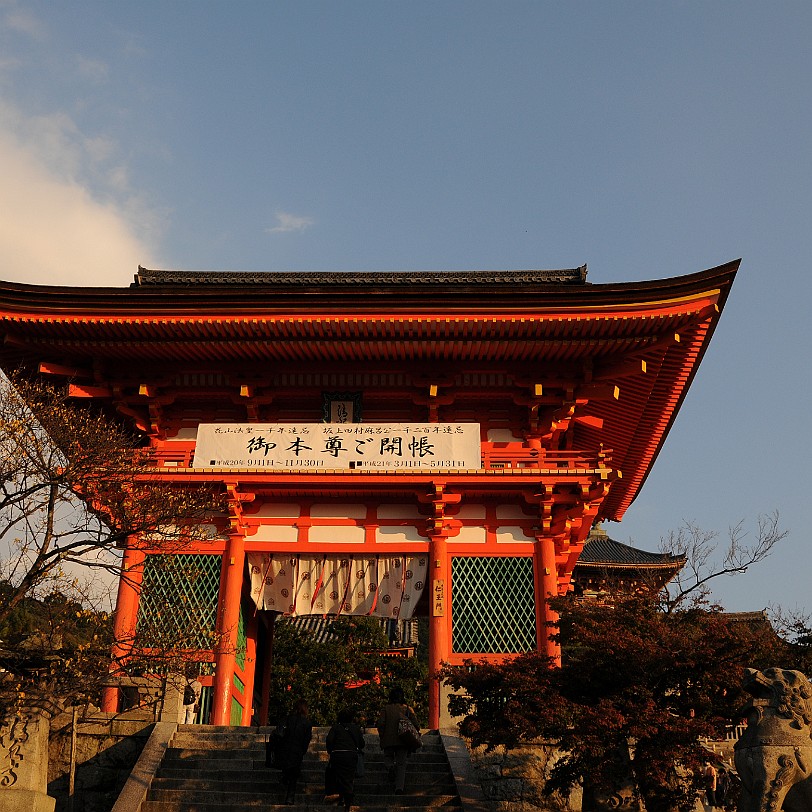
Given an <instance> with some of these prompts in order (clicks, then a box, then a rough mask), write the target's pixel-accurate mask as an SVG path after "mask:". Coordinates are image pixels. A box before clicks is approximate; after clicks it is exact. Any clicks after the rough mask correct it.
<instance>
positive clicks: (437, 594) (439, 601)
mask: <svg viewBox="0 0 812 812" xmlns="http://www.w3.org/2000/svg"><path fill="white" fill-rule="evenodd" d="M431 614H432V617H445V580H444V579H442V578H435V579H434V580H433V581H432V582H431Z"/></svg>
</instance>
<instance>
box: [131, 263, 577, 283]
mask: <svg viewBox="0 0 812 812" xmlns="http://www.w3.org/2000/svg"><path fill="white" fill-rule="evenodd" d="M586 273H587V271H586V265H582V266H581V267H580V268H564V269H561V270H528V271H153V270H150V269H149V268H142V267H141V266H140V265H139V266H138V273H137V274H136V275H135V282H133V284H132V287H144V286H146V285H151V286H155V285H183V286H186V285H195V286H197V285H228V286H233V285H239V286H242V285H275V286H285V287H288V286H295V287H300V286H308V285H325V284H329V285H336V284H338V285H351V286H356V285H361V286H366V285H385V286H387V287H390V286H396V287H397V286H403V285H423V286H425V285H438V284H439V285H503V284H508V285H516V284H534V285H539V284H542V285H546V284H557V285H583V284H585V283H586Z"/></svg>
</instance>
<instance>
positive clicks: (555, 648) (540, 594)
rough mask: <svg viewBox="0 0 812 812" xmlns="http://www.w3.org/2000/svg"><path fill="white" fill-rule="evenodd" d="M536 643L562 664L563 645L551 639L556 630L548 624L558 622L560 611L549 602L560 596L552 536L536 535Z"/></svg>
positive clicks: (558, 663) (540, 648)
mask: <svg viewBox="0 0 812 812" xmlns="http://www.w3.org/2000/svg"><path fill="white" fill-rule="evenodd" d="M535 547H536V645H537V646H538V649H539V651H543V652H544V653H545V654H547V656H548V657H552V658H553V659H554V660H555V662H556V665H561V646H559V645H558V643H556V642H554V641H553V640H551V639H550V635H551V634H552V633H553V632H554V629H551V628H550V626H549V625H548V624H550V623H557V622H558V613H557V612H555V611H553V609H552V608H551V607H550V604H549V603H548V599H549V598H555V597H558V571H557V569H556V565H555V541H554V539H552V538H551V537H550V536H547V535H538V536H536V544H535Z"/></svg>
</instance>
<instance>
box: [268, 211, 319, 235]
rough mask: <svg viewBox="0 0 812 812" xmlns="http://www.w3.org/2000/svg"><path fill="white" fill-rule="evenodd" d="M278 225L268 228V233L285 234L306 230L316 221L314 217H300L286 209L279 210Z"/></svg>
mask: <svg viewBox="0 0 812 812" xmlns="http://www.w3.org/2000/svg"><path fill="white" fill-rule="evenodd" d="M275 216H276V225H275V226H273V227H272V228H266V229H265V231H266V232H267V233H268V234H285V233H287V232H290V231H305V230H306V229H308V228H310V226H312V225H313V223H314V222H315V221H314V220H313V218H312V217H298V216H297V215H295V214H289V213H288V212H286V211H277V212H276V214H275Z"/></svg>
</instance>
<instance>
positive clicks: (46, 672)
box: [0, 582, 112, 716]
mask: <svg viewBox="0 0 812 812" xmlns="http://www.w3.org/2000/svg"><path fill="white" fill-rule="evenodd" d="M13 592H14V587H13V586H11V585H10V584H8V583H6V582H0V602H2V601H3V600H6V599H7V598H8V596H9V595H11V594H13ZM111 644H112V620H111V618H110V615H109V614H108V613H106V612H99V611H95V610H93V609H88V608H87V607H86V606H83V605H82V604H81V603H78V602H77V601H75V600H73V599H72V598H70V597H68V596H66V595H63V594H61V593H59V592H52V593H50V594H48V595H46V596H44V597H43V598H42V599H37V598H31V597H27V598H24V599H23V600H21V601H19V602H18V603H17V604H16V605H15V606H14V608H13V609H12V610H11V611H10V612H9V613H7V614H6V616H5V617H4V619H3V621H2V622H0V716H2V715H3V713H5V712H6V711H8V710H10V706H11V703H13V701H15V700H24V699H25V698H26V695H27V693H28V692H30V691H31V690H32V688H35V689H36V690H37V691H45V692H46V693H47V694H48V695H49V696H51V697H62V698H68V697H69V698H70V699H71V700H72V701H74V702H80V701H86V702H93V703H97V702H98V699H99V695H98V692H99V677H100V675H103V674H105V673H106V671H107V668H108V665H109V662H110V646H111Z"/></svg>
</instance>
